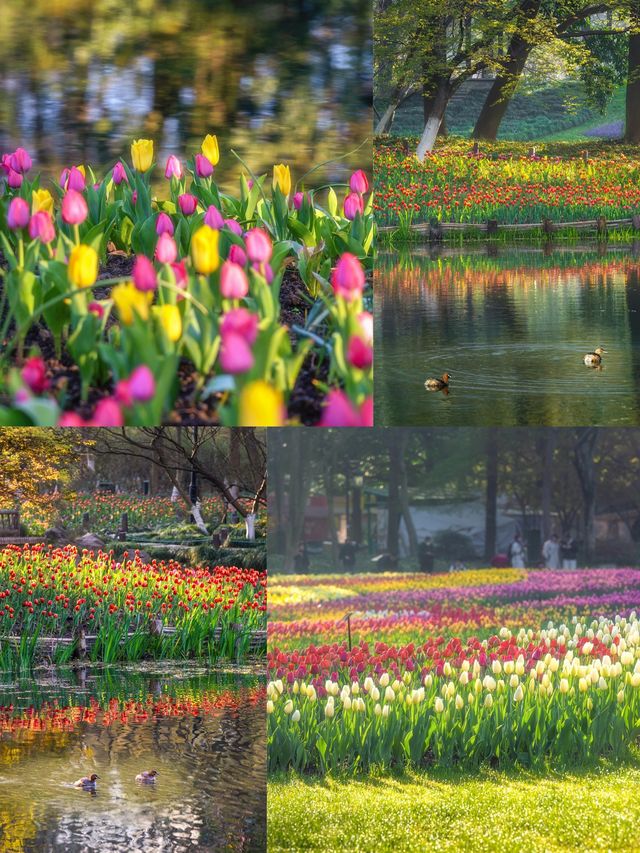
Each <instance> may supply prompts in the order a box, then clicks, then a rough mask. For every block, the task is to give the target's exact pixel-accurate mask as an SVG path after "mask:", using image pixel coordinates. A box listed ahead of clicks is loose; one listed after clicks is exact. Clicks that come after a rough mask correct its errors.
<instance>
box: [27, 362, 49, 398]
mask: <svg viewBox="0 0 640 853" xmlns="http://www.w3.org/2000/svg"><path fill="white" fill-rule="evenodd" d="M46 370H47V368H46V365H45V363H44V361H43V360H42V359H41V358H40V357H39V356H36V355H34V356H32V357H31V358H28V359H27V360H26V361H25V364H24V367H23V368H22V370H21V371H20V376H21V377H22V381H23V382H24V384H25V385H27V386H28V387H29V388H30V389H31V391H33V393H34V394H43V393H44V392H45V391H46V390H47V388H49V386H50V385H51V383H50V382H49V380H48V379H47V374H46Z"/></svg>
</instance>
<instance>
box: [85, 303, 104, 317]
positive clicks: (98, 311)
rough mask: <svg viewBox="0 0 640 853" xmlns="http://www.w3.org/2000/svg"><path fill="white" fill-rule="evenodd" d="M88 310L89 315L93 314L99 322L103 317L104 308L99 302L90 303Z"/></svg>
mask: <svg viewBox="0 0 640 853" xmlns="http://www.w3.org/2000/svg"><path fill="white" fill-rule="evenodd" d="M88 308H89V313H90V314H95V316H96V317H97V318H98V319H99V320H102V318H103V317H104V308H103V307H102V305H101V304H100V303H99V302H90V303H89V306H88Z"/></svg>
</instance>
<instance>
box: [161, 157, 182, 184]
mask: <svg viewBox="0 0 640 853" xmlns="http://www.w3.org/2000/svg"><path fill="white" fill-rule="evenodd" d="M164 176H165V178H177V180H180V178H181V177H182V163H181V162H180V160H178V158H177V157H176V155H175V154H170V155H169V157H168V159H167V165H166V168H165V170H164Z"/></svg>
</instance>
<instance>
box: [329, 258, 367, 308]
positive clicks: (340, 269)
mask: <svg viewBox="0 0 640 853" xmlns="http://www.w3.org/2000/svg"><path fill="white" fill-rule="evenodd" d="M331 284H332V286H333V290H334V293H335V294H336V296H341V297H342V298H343V299H344V300H345V301H346V302H352V301H353V300H354V299H358V298H359V297H360V296H361V295H362V291H363V290H364V270H363V269H362V266H361V265H360V261H359V260H358V259H357V258H356V256H355V255H352V254H350V253H349V252H345V253H344V255H342V257H341V258H340V259H339V260H338V263H337V264H336V268H335V269H334V271H333V275H332V276H331Z"/></svg>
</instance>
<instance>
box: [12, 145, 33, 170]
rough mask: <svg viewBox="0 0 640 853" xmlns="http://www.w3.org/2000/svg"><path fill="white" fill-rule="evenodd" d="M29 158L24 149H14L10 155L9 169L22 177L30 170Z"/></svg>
mask: <svg viewBox="0 0 640 853" xmlns="http://www.w3.org/2000/svg"><path fill="white" fill-rule="evenodd" d="M31 165H32V164H31V157H29V155H28V154H27V152H26V151H25V150H24V148H16V150H15V151H14V152H13V154H12V155H11V168H12V169H13V170H14V171H16V172H20V174H21V175H24V173H25V172H28V171H29V169H30V168H31Z"/></svg>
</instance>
